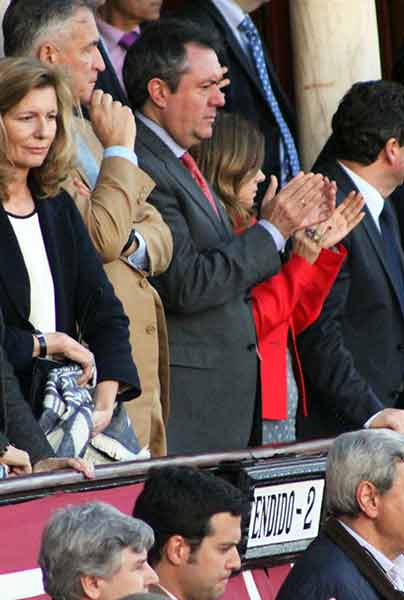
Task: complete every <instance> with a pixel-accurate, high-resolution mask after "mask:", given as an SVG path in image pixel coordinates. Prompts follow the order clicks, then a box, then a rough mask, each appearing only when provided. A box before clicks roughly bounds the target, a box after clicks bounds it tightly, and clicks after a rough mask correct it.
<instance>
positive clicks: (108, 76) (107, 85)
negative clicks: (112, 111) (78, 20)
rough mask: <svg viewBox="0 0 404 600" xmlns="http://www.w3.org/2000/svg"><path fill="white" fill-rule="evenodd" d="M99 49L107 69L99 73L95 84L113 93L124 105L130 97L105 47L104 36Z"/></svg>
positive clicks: (98, 87)
mask: <svg viewBox="0 0 404 600" xmlns="http://www.w3.org/2000/svg"><path fill="white" fill-rule="evenodd" d="M98 50H99V51H100V53H101V56H102V58H103V60H104V63H105V71H101V72H100V73H98V77H97V82H96V84H95V87H96V89H98V90H103V91H104V92H106V93H108V94H111V96H112V97H113V99H114V100H119V102H121V103H122V104H123V105H124V106H126V105H127V104H128V98H127V96H126V92H125V90H124V89H123V87H122V85H121V83H120V81H119V79H118V77H117V75H116V73H115V69H114V65H113V64H112V62H111V60H110V58H109V56H108V52H107V50H106V48H105V45H104V42H103V40H102V38H101V39H100V41H99V43H98Z"/></svg>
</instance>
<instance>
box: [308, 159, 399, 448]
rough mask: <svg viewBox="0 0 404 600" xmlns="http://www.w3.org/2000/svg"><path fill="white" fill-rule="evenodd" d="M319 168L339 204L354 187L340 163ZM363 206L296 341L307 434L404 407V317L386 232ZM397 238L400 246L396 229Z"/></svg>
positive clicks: (348, 425) (356, 423)
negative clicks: (337, 267) (313, 317)
mask: <svg viewBox="0 0 404 600" xmlns="http://www.w3.org/2000/svg"><path fill="white" fill-rule="evenodd" d="M319 168H320V170H321V172H322V173H323V174H324V175H327V176H328V177H329V178H330V179H334V180H335V181H336V182H337V186H338V195H337V200H338V201H341V200H342V199H343V198H344V197H345V196H346V194H348V193H349V192H350V191H352V190H354V189H356V187H355V185H354V183H353V181H352V180H351V179H350V177H349V176H348V175H347V174H346V172H345V171H344V170H343V169H342V168H341V167H340V166H339V164H338V163H337V162H336V161H335V160H329V162H325V163H323V164H322V165H321V167H319ZM364 210H365V212H366V216H365V218H364V219H363V221H362V222H361V223H360V224H359V225H358V226H357V227H356V228H355V229H354V230H353V231H352V232H351V233H350V234H349V235H348V236H347V237H346V238H345V240H344V242H343V243H344V245H345V246H346V248H347V250H348V257H347V260H346V261H345V263H344V265H343V267H342V269H341V271H340V273H339V275H338V277H337V279H336V282H335V284H334V286H333V288H332V290H331V292H330V294H329V297H328V298H327V300H326V302H325V304H324V307H323V310H322V312H321V315H320V317H319V318H318V320H317V321H316V322H315V323H314V324H313V325H312V326H311V327H309V328H308V329H307V330H306V331H305V332H303V333H302V334H301V335H300V336H299V339H298V344H299V349H300V357H301V360H302V365H303V370H304V376H305V381H306V384H307V392H308V400H309V407H308V408H309V416H308V417H306V418H305V419H304V422H303V425H302V428H301V431H300V433H301V434H303V435H304V437H311V436H319V435H336V434H338V433H341V432H342V431H346V430H350V429H357V428H360V427H362V426H363V425H364V423H365V422H366V421H367V420H368V419H369V417H371V416H372V415H374V414H375V413H376V412H377V411H379V410H382V409H383V408H385V407H393V406H394V407H400V408H402V407H403V403H402V394H401V393H400V390H401V384H402V383H403V381H404V315H403V313H402V311H401V308H400V304H399V300H398V295H397V292H396V289H395V285H394V282H393V279H392V277H391V275H390V273H389V269H388V266H387V264H386V261H385V259H384V256H383V251H382V240H381V236H380V233H379V231H378V229H377V227H376V225H375V224H374V221H373V219H372V217H371V215H370V213H369V212H368V210H367V208H366V207H365V209H364ZM396 236H397V241H398V243H400V242H399V232H398V228H397V231H396ZM400 257H401V260H402V261H404V257H403V253H402V252H400Z"/></svg>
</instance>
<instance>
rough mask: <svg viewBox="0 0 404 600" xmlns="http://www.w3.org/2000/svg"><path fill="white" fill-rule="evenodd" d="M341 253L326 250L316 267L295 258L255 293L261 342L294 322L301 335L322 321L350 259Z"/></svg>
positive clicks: (254, 308) (257, 324)
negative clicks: (327, 301)
mask: <svg viewBox="0 0 404 600" xmlns="http://www.w3.org/2000/svg"><path fill="white" fill-rule="evenodd" d="M338 250H339V252H338V253H337V252H332V251H331V250H322V251H321V253H320V256H319V258H318V259H317V261H316V262H315V263H314V264H313V265H312V264H311V263H309V262H308V261H306V260H305V259H304V258H302V257H301V256H299V255H297V254H293V255H292V256H291V258H290V259H289V260H288V262H287V263H285V264H284V265H283V267H282V270H281V271H280V272H279V273H277V274H276V275H274V276H273V277H271V278H269V279H267V280H266V281H264V282H263V283H261V284H259V285H257V286H255V287H254V288H253V289H252V291H251V295H252V298H253V311H254V319H255V326H256V330H257V337H258V338H259V339H260V338H261V339H262V338H263V337H264V336H265V335H266V334H267V332H268V331H270V330H273V329H274V328H275V327H277V326H278V325H280V324H281V323H282V322H284V321H287V322H289V321H290V319H292V320H293V325H294V329H295V331H296V333H299V332H300V331H302V330H303V329H305V328H306V327H308V326H309V325H310V324H311V323H312V322H313V321H314V320H315V319H316V318H317V317H318V315H319V313H320V311H321V308H322V305H323V303H324V300H325V298H326V297H327V295H328V293H329V291H330V289H331V286H332V284H333V283H334V281H335V278H336V276H337V274H338V272H339V270H340V268H341V266H342V263H343V261H344V260H345V257H346V250H345V248H344V247H343V246H341V245H340V246H339V247H338Z"/></svg>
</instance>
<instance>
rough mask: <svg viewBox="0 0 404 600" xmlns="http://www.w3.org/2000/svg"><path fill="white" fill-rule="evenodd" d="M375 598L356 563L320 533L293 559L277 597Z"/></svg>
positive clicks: (309, 599) (280, 599) (289, 599)
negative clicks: (293, 561) (294, 562)
mask: <svg viewBox="0 0 404 600" xmlns="http://www.w3.org/2000/svg"><path fill="white" fill-rule="evenodd" d="M296 598H299V599H301V600H330V598H337V599H338V600H378V599H379V598H382V596H380V595H379V594H378V593H377V592H376V590H375V589H374V588H373V587H372V586H371V585H370V583H369V582H368V581H367V580H366V579H365V577H364V576H363V575H362V574H361V573H360V571H359V570H358V568H357V567H356V565H355V564H354V563H353V562H352V561H351V560H350V558H348V556H347V555H346V554H345V553H344V552H343V550H342V549H341V548H339V546H337V545H336V544H335V543H334V542H332V541H331V539H330V538H329V537H328V536H327V535H326V534H325V533H321V534H320V535H319V536H318V538H317V539H316V540H314V542H312V544H311V545H310V546H309V548H308V549H307V550H306V551H305V552H304V554H303V555H302V557H301V558H300V559H299V560H298V561H297V562H296V564H295V566H294V567H293V569H292V570H291V571H290V573H289V575H288V576H287V578H286V579H285V581H284V583H283V585H282V587H281V589H280V590H279V592H278V595H277V600H296Z"/></svg>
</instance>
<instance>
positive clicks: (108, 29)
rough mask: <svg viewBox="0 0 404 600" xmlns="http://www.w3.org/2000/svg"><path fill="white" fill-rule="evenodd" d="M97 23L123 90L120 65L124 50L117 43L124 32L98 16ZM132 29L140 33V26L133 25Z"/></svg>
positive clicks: (123, 57) (124, 54)
mask: <svg viewBox="0 0 404 600" xmlns="http://www.w3.org/2000/svg"><path fill="white" fill-rule="evenodd" d="M97 25H98V29H99V30H100V33H101V35H102V37H103V40H104V42H105V45H106V47H107V50H108V54H109V58H110V59H111V62H112V64H113V66H114V69H115V72H116V74H117V77H118V79H119V82H120V84H121V85H122V88H123V89H124V90H125V84H124V82H123V78H122V67H123V63H124V61H125V56H126V50H125V49H124V48H122V47H121V46H120V45H119V40H120V39H121V37H122V36H123V35H124V34H125V33H126V32H125V31H121V30H120V29H118V28H117V27H114V26H113V25H110V24H109V23H106V22H105V21H103V20H102V19H100V18H99V17H98V18H97ZM134 31H137V32H138V33H140V28H139V27H135V29H134Z"/></svg>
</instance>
